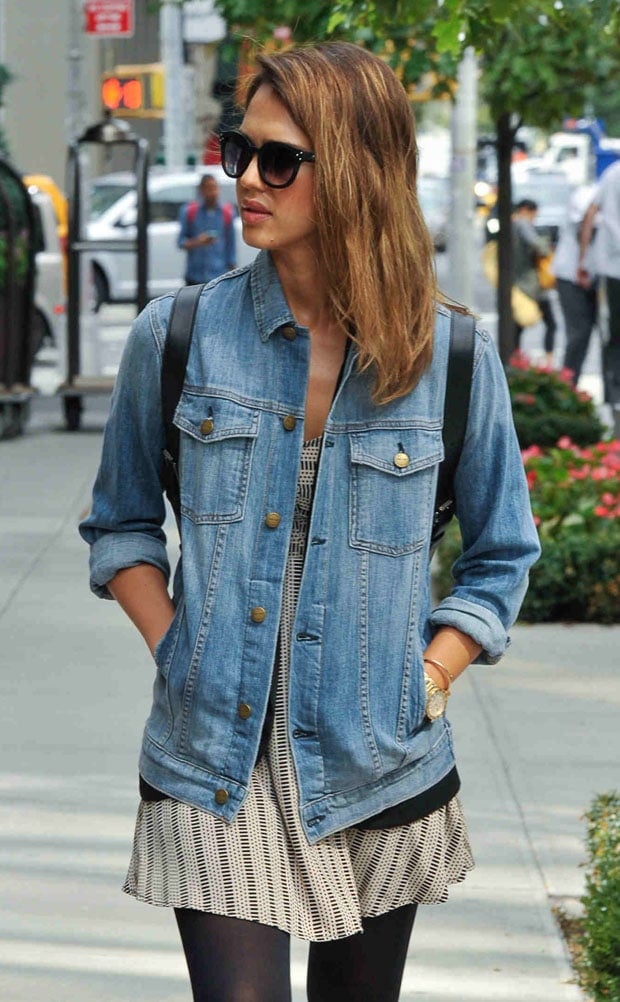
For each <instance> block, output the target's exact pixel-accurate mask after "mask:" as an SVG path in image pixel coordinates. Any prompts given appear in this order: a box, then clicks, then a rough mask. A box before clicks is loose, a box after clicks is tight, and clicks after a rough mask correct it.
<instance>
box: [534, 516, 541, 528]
mask: <svg viewBox="0 0 620 1002" xmlns="http://www.w3.org/2000/svg"><path fill="white" fill-rule="evenodd" d="M534 525H536V526H539V525H540V515H534Z"/></svg>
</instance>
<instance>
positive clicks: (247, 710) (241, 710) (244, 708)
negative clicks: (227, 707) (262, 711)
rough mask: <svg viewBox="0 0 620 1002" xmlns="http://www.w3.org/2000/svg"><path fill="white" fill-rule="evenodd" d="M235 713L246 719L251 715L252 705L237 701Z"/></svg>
mask: <svg viewBox="0 0 620 1002" xmlns="http://www.w3.org/2000/svg"><path fill="white" fill-rule="evenodd" d="M237 713H238V714H239V716H240V717H241V719H242V720H247V719H248V717H251V716H252V707H251V706H250V705H249V704H248V703H239V706H238V707H237Z"/></svg>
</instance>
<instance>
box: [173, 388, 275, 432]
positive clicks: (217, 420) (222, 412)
mask: <svg viewBox="0 0 620 1002" xmlns="http://www.w3.org/2000/svg"><path fill="white" fill-rule="evenodd" d="M259 416H260V415H259V411H257V410H255V409H253V408H251V407H246V406H245V404H240V403H238V402H237V401H236V400H228V399H225V398H224V397H214V396H203V395H202V394H197V393H189V392H188V391H187V390H184V391H183V393H182V394H181V398H180V400H179V403H178V405H177V409H176V411H175V414H174V423H175V425H176V426H177V428H180V429H181V430H182V431H184V432H186V433H187V434H188V435H191V437H192V438H194V439H196V440H197V441H199V442H204V443H205V445H208V444H209V443H210V442H221V441H222V440H223V439H229V438H256V436H257V434H258V425H259Z"/></svg>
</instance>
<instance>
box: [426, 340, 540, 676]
mask: <svg viewBox="0 0 620 1002" xmlns="http://www.w3.org/2000/svg"><path fill="white" fill-rule="evenodd" d="M455 494H456V514H457V517H458V520H459V524H460V528H461V535H462V538H463V552H462V554H461V555H460V556H459V558H458V559H457V560H456V561H455V563H454V566H453V568H452V574H453V578H454V587H453V589H452V591H451V593H450V594H449V595H448V596H446V598H444V599H443V601H442V602H441V603H440V604H439V605H438V606H437V607H436V608H435V609H434V610H433V612H432V614H431V626H432V627H433V629H437V628H439V627H441V626H453V627H455V628H456V629H458V630H461V631H462V632H463V633H466V634H468V635H469V636H470V637H472V638H473V639H474V640H475V641H476V642H477V643H479V644H480V645H481V647H482V653H481V655H480V656H479V658H478V659H477V660H478V661H480V662H482V663H486V664H495V663H496V662H497V661H499V659H500V658H501V656H502V655H503V654H504V652H505V650H506V648H507V646H508V643H509V637H508V630H509V629H510V627H511V626H512V624H513V623H514V621H515V620H516V618H517V616H518V613H519V609H520V607H521V603H522V602H523V599H524V597H525V593H526V591H527V583H528V571H529V568H530V566H531V565H532V564H533V563H534V562H535V561H536V560H537V559H538V557H539V555H540V544H539V541H538V533H537V531H536V526H535V524H534V520H533V517H532V511H531V506H530V499H529V491H528V487H527V481H526V478H525V471H524V469H523V461H522V459H521V450H520V448H519V442H518V440H517V436H516V432H515V429H514V424H513V420H512V408H511V403H510V394H509V391H508V385H507V382H506V376H505V373H504V369H503V367H502V364H501V361H500V359H499V356H498V354H497V351H496V349H495V347H494V345H493V343H492V342H491V340H490V338H489V336H488V335H487V334H486V333H484V332H482V333H481V332H477V348H476V355H475V360H474V374H473V379H472V391H471V401H470V407H469V417H468V422H467V431H466V436H465V442H464V445H463V451H462V454H461V459H460V462H459V465H458V469H457V472H456V475H455Z"/></svg>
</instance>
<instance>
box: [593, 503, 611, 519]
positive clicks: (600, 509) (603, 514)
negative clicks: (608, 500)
mask: <svg viewBox="0 0 620 1002" xmlns="http://www.w3.org/2000/svg"><path fill="white" fill-rule="evenodd" d="M594 514H595V515H598V516H599V518H613V517H614V513H613V511H610V510H609V508H605V507H604V506H603V505H602V504H597V506H596V508H595V509H594Z"/></svg>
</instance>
